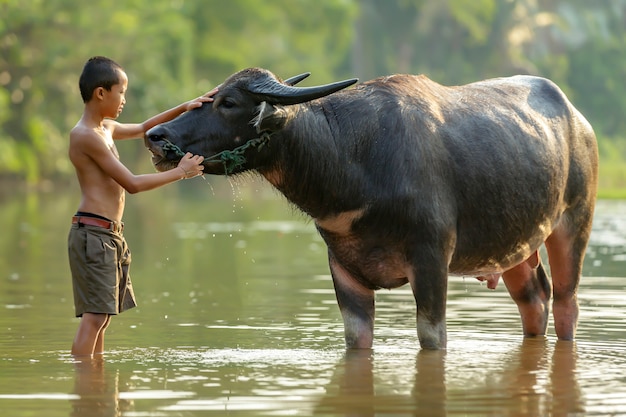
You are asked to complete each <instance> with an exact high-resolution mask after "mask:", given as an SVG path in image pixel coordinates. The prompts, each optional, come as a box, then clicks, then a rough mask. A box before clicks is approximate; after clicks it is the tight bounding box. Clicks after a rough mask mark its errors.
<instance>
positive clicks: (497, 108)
mask: <svg viewBox="0 0 626 417" xmlns="http://www.w3.org/2000/svg"><path fill="white" fill-rule="evenodd" d="M304 76H306V74H304V75H303V76H302V77H299V78H294V79H290V80H289V82H283V81H281V80H280V79H279V78H278V77H276V76H275V75H273V74H272V73H271V72H269V71H267V70H264V69H260V68H249V69H246V70H243V71H240V72H238V73H236V74H234V75H232V76H230V77H229V78H228V79H226V80H225V81H224V83H223V84H222V85H220V86H219V92H218V93H217V95H216V96H215V101H213V102H212V103H205V104H204V105H203V106H202V107H201V108H199V109H195V110H192V111H190V112H188V113H186V114H183V115H182V116H180V117H179V118H177V119H175V120H173V121H170V122H168V123H165V124H162V125H160V126H157V127H154V128H153V129H151V130H150V131H149V132H147V134H146V137H145V143H146V146H147V147H148V148H149V150H150V151H151V152H152V154H153V163H154V165H155V166H156V168H157V169H158V170H166V169H169V168H171V167H173V166H175V164H176V163H177V160H178V159H179V158H180V155H181V154H182V153H183V152H187V151H189V152H192V153H194V154H201V155H205V156H207V160H206V161H205V172H207V173H211V174H228V175H230V174H237V173H240V172H244V171H255V172H258V173H259V174H261V175H262V176H263V177H265V178H266V179H267V180H268V181H269V182H270V183H271V184H272V185H273V186H274V187H276V188H277V189H278V190H279V191H280V192H282V193H283V194H284V195H285V196H286V198H287V199H288V200H289V201H291V202H292V203H294V204H295V205H297V206H298V207H299V208H300V209H301V210H303V211H304V212H306V213H307V214H308V215H310V216H311V217H312V218H313V220H314V222H315V225H316V227H317V229H318V230H319V233H320V234H321V236H322V237H323V239H324V240H325V242H326V244H327V246H328V258H329V264H330V271H331V274H332V278H333V283H334V287H335V293H336V296H337V301H338V304H339V308H340V310H341V314H342V316H343V320H344V327H345V340H346V345H347V347H348V348H369V347H371V345H372V339H373V328H374V308H375V307H374V291H375V290H377V289H381V288H388V289H390V288H396V287H399V286H401V285H404V284H406V283H409V284H410V285H411V289H412V291H413V294H414V297H415V302H416V304H417V334H418V337H419V341H420V345H421V346H422V348H428V349H439V348H445V347H446V341H447V340H446V324H445V313H446V289H447V279H448V275H449V274H450V275H463V276H476V277H480V279H486V280H488V281H489V283H490V286H491V287H494V286H495V284H496V283H497V279H498V278H499V277H500V276H502V278H503V280H504V283H505V285H506V287H507V289H508V291H509V293H510V295H511V297H512V298H513V300H514V301H515V302H516V304H517V306H518V309H519V312H520V316H521V319H522V326H523V332H524V335H525V336H535V335H544V334H545V333H546V329H547V323H548V312H549V308H550V298H551V296H553V302H552V305H553V315H554V326H555V330H556V334H557V336H558V337H559V338H560V339H566V340H568V339H573V338H574V336H575V332H576V327H577V321H578V302H577V290H578V284H579V278H580V276H581V272H582V263H583V257H584V254H585V250H586V246H587V242H588V239H589V234H590V230H591V222H592V216H593V210H594V205H595V195H596V187H597V168H598V155H597V144H596V140H595V135H594V132H593V130H592V128H591V126H590V125H589V123H588V122H587V121H586V120H585V118H584V117H583V116H582V115H581V114H580V113H579V112H578V111H577V110H576V109H575V108H574V107H573V106H572V104H571V103H570V102H569V101H568V100H567V98H566V97H565V95H564V94H563V92H561V90H559V88H558V87H557V86H556V85H555V84H553V83H552V82H551V81H549V80H546V79H543V78H539V77H532V76H514V77H510V78H497V79H491V80H486V81H480V82H476V83H472V84H468V85H463V86H455V87H446V86H442V85H440V84H437V83H435V82H433V81H431V80H430V79H428V78H427V77H425V76H413V75H391V76H387V77H381V78H377V79H374V80H371V81H368V82H365V83H361V84H357V85H356V86H355V87H354V88H348V89H344V88H346V87H348V86H350V85H352V84H354V83H355V82H356V80H347V81H342V82H337V83H333V84H328V85H322V86H315V87H297V86H294V85H292V84H294V83H295V82H297V81H299V80H300V79H301V78H303V77H304ZM216 154H217V155H218V156H219V157H211V156H212V155H216ZM544 243H545V247H546V249H547V254H548V258H549V263H550V271H551V275H552V282H551V283H550V281H549V280H548V277H547V275H546V272H545V270H544V268H543V266H542V264H541V259H540V258H539V255H538V253H537V250H538V248H539V247H540V246H541V245H542V244H544ZM488 314H489V313H488V312H486V315H488Z"/></svg>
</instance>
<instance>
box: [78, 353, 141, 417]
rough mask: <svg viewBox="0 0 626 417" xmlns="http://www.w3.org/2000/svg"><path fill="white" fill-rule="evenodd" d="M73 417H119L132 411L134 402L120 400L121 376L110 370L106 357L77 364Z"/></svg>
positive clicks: (89, 359)
mask: <svg viewBox="0 0 626 417" xmlns="http://www.w3.org/2000/svg"><path fill="white" fill-rule="evenodd" d="M74 370H75V377H74V394H75V397H73V399H71V400H70V403H71V405H72V412H71V413H70V416H72V417H85V416H90V417H117V416H121V415H122V413H123V412H125V411H129V410H132V406H133V402H132V400H124V399H120V389H119V373H118V372H117V371H111V370H110V369H107V367H106V363H105V360H104V357H102V356H100V355H98V356H96V357H94V358H84V359H78V360H76V361H75V362H74Z"/></svg>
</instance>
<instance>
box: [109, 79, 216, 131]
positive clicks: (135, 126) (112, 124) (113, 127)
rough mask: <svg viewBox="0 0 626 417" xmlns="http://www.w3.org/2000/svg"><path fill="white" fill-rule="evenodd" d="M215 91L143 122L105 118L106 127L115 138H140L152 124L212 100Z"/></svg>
mask: <svg viewBox="0 0 626 417" xmlns="http://www.w3.org/2000/svg"><path fill="white" fill-rule="evenodd" d="M217 91H218V89H217V87H215V88H214V89H212V90H211V91H209V92H207V93H205V94H203V95H201V96H200V97H197V98H195V99H193V100H189V101H186V102H184V103H181V104H179V105H178V106H176V107H173V108H171V109H169V110H166V111H164V112H163V113H159V114H157V115H156V116H152V117H151V118H149V119H148V120H146V121H144V122H143V123H119V122H116V121H114V120H107V121H106V123H107V128H108V129H110V131H111V135H112V136H113V139H115V140H121V139H133V138H141V137H143V135H144V133H146V132H147V131H148V130H150V129H151V128H153V127H154V126H156V125H160V124H161V123H165V122H168V121H170V120H172V119H175V118H176V117H178V116H180V115H181V114H183V113H185V112H187V111H189V110H193V109H196V108H198V107H200V106H202V104H204V103H208V102H211V101H213V96H214V95H215V94H216V93H217Z"/></svg>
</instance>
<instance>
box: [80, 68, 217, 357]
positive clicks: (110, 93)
mask: <svg viewBox="0 0 626 417" xmlns="http://www.w3.org/2000/svg"><path fill="white" fill-rule="evenodd" d="M79 86H80V93H81V96H82V98H83V102H84V103H85V108H84V110H83V115H82V117H81V119H80V120H79V121H78V123H77V124H76V126H74V128H73V129H72V131H71V132H70V147H69V157H70V160H71V161H72V164H73V165H74V168H75V170H76V175H77V177H78V182H79V184H80V190H81V193H82V199H81V202H80V205H79V206H78V211H77V213H76V215H75V216H74V217H73V218H72V227H71V229H70V233H69V237H68V252H69V260H70V269H71V271H72V283H73V289H74V305H75V309H76V317H81V320H80V324H79V326H78V331H77V332H76V337H75V338H74V343H73V345H72V355H74V356H93V355H94V354H101V353H103V351H104V332H105V330H106V328H107V326H108V325H109V322H110V320H111V315H113V314H118V313H121V312H122V311H125V310H127V309H129V308H132V307H135V305H136V304H135V296H134V294H133V289H132V285H131V282H130V277H129V275H128V267H129V265H130V251H129V250H128V246H127V245H126V241H125V240H124V236H123V235H122V229H123V223H122V215H123V213H124V201H125V195H126V192H129V193H131V194H134V193H137V192H141V191H146V190H151V189H153V188H157V187H160V186H163V185H165V184H169V183H172V182H175V181H178V180H181V179H185V178H192V177H195V176H197V175H200V174H202V170H203V166H202V165H201V163H202V161H203V157H202V156H197V155H192V154H190V153H187V155H185V156H184V157H183V158H182V159H181V161H180V163H179V164H178V166H177V167H176V168H174V169H172V170H169V171H165V172H158V173H151V174H143V175H135V174H133V173H132V172H131V171H130V170H129V169H128V168H126V166H124V164H122V163H121V162H120V160H119V155H118V153H117V149H116V147H115V143H114V140H119V139H131V138H141V137H143V135H144V133H145V132H146V131H147V130H149V129H150V128H152V127H153V126H156V125H158V124H160V123H164V122H167V121H168V120H172V119H174V118H176V117H177V116H179V115H180V114H182V113H184V112H186V111H189V110H191V109H194V108H197V107H200V106H202V103H204V102H209V101H213V98H212V96H213V95H214V94H215V93H216V92H217V89H213V90H211V91H209V92H208V93H206V94H204V95H203V96H201V97H198V98H196V99H194V100H190V101H188V102H185V103H182V104H180V105H178V106H176V107H174V108H172V109H170V110H167V111H165V112H163V113H160V114H158V115H156V116H154V117H152V118H150V119H148V120H146V121H145V122H143V123H138V124H122V123H118V122H116V121H115V119H116V118H117V117H118V116H119V115H120V113H121V112H122V109H123V107H124V104H125V103H126V98H125V94H126V89H127V87H128V77H127V76H126V73H125V72H124V71H123V69H122V68H121V67H120V66H119V65H118V64H117V63H115V62H114V61H112V60H110V59H108V58H105V57H93V58H91V59H89V61H87V63H86V64H85V67H84V68H83V72H82V74H81V76H80V80H79Z"/></svg>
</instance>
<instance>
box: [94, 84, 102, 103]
mask: <svg viewBox="0 0 626 417" xmlns="http://www.w3.org/2000/svg"><path fill="white" fill-rule="evenodd" d="M93 97H95V98H97V99H99V100H101V99H103V98H104V87H97V88H96V89H95V90H93Z"/></svg>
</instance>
